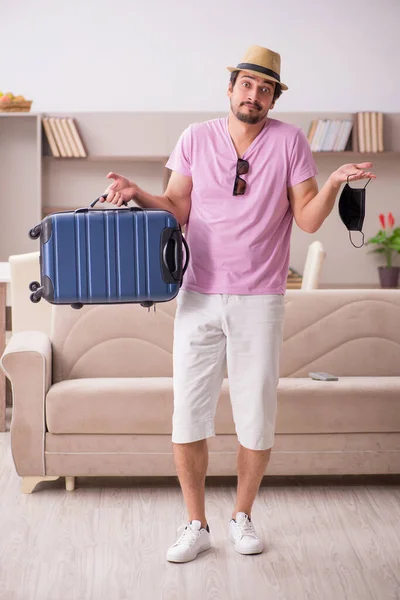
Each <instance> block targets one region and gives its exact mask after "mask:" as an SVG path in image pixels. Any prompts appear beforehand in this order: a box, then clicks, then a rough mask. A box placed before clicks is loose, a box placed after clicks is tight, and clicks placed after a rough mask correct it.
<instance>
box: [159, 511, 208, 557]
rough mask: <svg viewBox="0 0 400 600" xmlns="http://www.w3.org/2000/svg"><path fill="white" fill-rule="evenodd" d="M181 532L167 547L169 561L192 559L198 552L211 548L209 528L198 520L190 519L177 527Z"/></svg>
mask: <svg viewBox="0 0 400 600" xmlns="http://www.w3.org/2000/svg"><path fill="white" fill-rule="evenodd" d="M178 534H181V535H180V537H179V538H178V540H177V541H176V542H175V544H174V545H173V546H171V547H170V548H168V551H167V560H169V562H178V563H181V562H189V561H190V560H194V559H195V558H196V556H197V555H198V554H199V552H204V550H208V549H209V548H211V542H210V528H209V527H208V525H207V529H204V527H202V526H201V522H200V521H196V520H194V521H190V523H188V524H187V525H186V527H185V526H184V525H182V526H181V527H179V529H178Z"/></svg>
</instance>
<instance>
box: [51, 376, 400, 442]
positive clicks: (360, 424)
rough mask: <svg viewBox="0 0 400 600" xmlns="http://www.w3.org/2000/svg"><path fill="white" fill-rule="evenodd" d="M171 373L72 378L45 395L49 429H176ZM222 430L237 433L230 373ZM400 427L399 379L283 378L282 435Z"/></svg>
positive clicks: (218, 424)
mask: <svg viewBox="0 0 400 600" xmlns="http://www.w3.org/2000/svg"><path fill="white" fill-rule="evenodd" d="M172 414H173V390H172V378H170V377H140V378H123V377H121V378H92V379H71V380H67V381H63V382H60V383H57V384H55V385H53V386H52V387H51V388H50V390H49V392H48V394H47V397H46V424H47V429H48V431H49V432H50V433H54V434H67V433H83V434H85V433H89V434H95V433H106V434H115V433H117V434H118V433H121V434H123V433H128V434H168V435H170V434H171V433H172ZM215 430H216V433H217V434H234V433H235V426H234V422H233V418H232V410H231V405H230V399H229V388H228V381H227V380H226V379H225V381H224V384H223V387H222V392H221V396H220V400H219V403H218V408H217V413H216V418H215ZM379 431H380V432H384V431H385V432H391V431H392V432H396V431H397V432H399V431H400V377H341V378H340V379H339V381H333V382H329V381H324V382H322V381H313V380H311V379H309V378H305V377H304V378H283V379H280V381H279V387H278V414H277V424H276V432H277V433H345V432H355V433H356V432H379Z"/></svg>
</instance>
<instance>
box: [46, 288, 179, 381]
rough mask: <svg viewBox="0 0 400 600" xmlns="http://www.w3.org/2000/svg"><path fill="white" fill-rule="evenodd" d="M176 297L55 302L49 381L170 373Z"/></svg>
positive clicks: (166, 374) (164, 374)
mask: <svg viewBox="0 0 400 600" xmlns="http://www.w3.org/2000/svg"><path fill="white" fill-rule="evenodd" d="M175 309H176V301H175V300H172V301H171V302H168V303H160V304H157V307H156V312H154V311H153V309H151V310H150V311H148V310H147V308H143V307H142V306H140V305H137V304H121V305H98V306H84V307H83V308H81V309H80V310H76V309H74V308H71V306H55V307H54V308H53V313H52V316H53V320H52V333H51V339H52V347H53V382H54V383H56V382H58V381H62V380H65V379H81V378H85V377H152V376H157V377H170V376H171V375H172V341H173V324H174V315H175Z"/></svg>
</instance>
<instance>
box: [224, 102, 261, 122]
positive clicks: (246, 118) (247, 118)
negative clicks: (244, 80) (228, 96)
mask: <svg viewBox="0 0 400 600" xmlns="http://www.w3.org/2000/svg"><path fill="white" fill-rule="evenodd" d="M231 109H232V112H233V114H234V115H235V117H237V118H238V119H239V121H242V123H247V124H248V125H255V124H256V123H259V122H260V121H262V120H263V118H264V117H265V115H263V114H262V112H261V110H259V111H258V112H257V113H256V114H251V113H244V112H240V109H239V108H237V109H236V110H235V109H234V108H233V106H232V102H231Z"/></svg>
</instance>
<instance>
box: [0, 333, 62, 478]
mask: <svg viewBox="0 0 400 600" xmlns="http://www.w3.org/2000/svg"><path fill="white" fill-rule="evenodd" d="M51 363H52V350H51V342H50V339H49V337H48V336H47V335H46V334H45V333H43V332H42V331H23V332H20V333H16V334H14V335H13V336H12V337H11V339H10V341H9V343H8V344H7V347H6V349H5V351H4V353H3V356H2V357H1V360H0V366H1V367H2V369H3V371H4V373H5V374H6V376H7V377H8V379H9V380H10V382H11V387H12V394H13V412H12V420H11V450H12V455H13V459H14V463H15V467H16V469H17V473H18V474H19V475H21V476H26V475H45V474H46V467H45V460H44V443H45V432H46V416H45V400H46V394H47V392H48V390H49V388H50V386H51V376H52V373H51Z"/></svg>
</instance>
